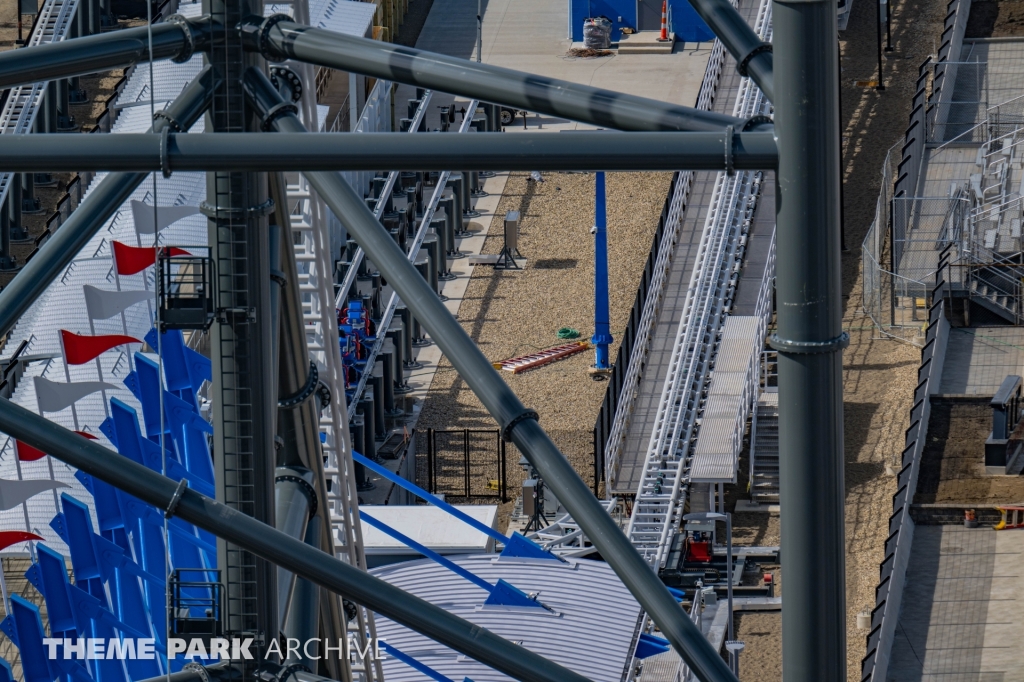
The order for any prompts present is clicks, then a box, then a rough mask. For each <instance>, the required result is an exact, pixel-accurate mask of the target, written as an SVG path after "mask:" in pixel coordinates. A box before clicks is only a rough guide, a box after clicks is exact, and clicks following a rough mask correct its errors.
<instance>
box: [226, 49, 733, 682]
mask: <svg viewBox="0 0 1024 682" xmlns="http://www.w3.org/2000/svg"><path fill="white" fill-rule="evenodd" d="M246 89H247V94H248V95H249V98H250V101H251V102H252V103H253V105H254V106H255V108H256V110H257V111H258V112H260V114H261V115H266V113H267V112H268V111H269V110H270V109H272V108H273V107H275V106H277V105H279V104H280V103H281V102H282V101H283V100H282V99H281V97H280V95H279V94H278V93H277V91H276V90H274V88H273V86H272V85H271V84H270V81H269V80H267V78H266V76H264V75H263V74H262V73H261V72H259V71H256V70H255V69H250V70H249V71H247V72H246ZM277 111H278V112H280V109H278V110H277ZM273 126H274V128H276V129H277V130H280V131H282V132H296V133H297V132H302V131H303V130H304V128H303V126H302V123H301V122H300V121H299V120H298V118H297V117H296V116H295V115H294V114H288V113H284V114H281V115H278V116H276V117H275V118H274V120H273ZM305 176H306V179H307V180H308V181H309V183H310V184H311V185H312V186H313V188H314V189H315V190H316V191H317V192H318V193H319V194H320V196H321V197H322V198H323V200H324V201H325V202H326V203H327V205H328V206H329V207H330V208H331V210H332V211H334V215H336V216H337V217H338V219H339V220H341V222H342V223H343V224H344V225H345V227H346V228H347V229H348V231H349V234H351V235H352V236H353V237H354V238H355V240H356V241H357V242H359V244H360V245H361V246H362V248H363V249H364V250H365V251H366V254H367V256H368V257H369V258H370V259H371V260H372V261H373V263H374V264H375V265H376V266H377V267H378V268H379V269H380V271H381V272H382V273H383V274H384V276H385V277H387V280H388V283H389V284H390V285H391V286H392V287H393V288H394V290H395V291H396V292H398V295H399V296H401V298H402V301H404V302H405V304H406V305H407V306H408V307H409V309H410V310H412V311H413V314H414V315H416V317H417V319H419V320H420V322H421V324H422V325H423V326H424V327H425V328H426V329H427V331H428V332H429V333H430V338H432V339H433V340H434V342H435V343H437V345H438V347H439V348H440V349H441V351H442V352H443V353H444V355H445V357H447V358H448V360H449V361H450V362H451V363H452V365H454V367H455V369H456V370H457V371H458V372H459V376H460V377H462V379H463V381H465V382H466V383H467V384H468V385H469V387H470V388H471V389H472V390H473V393H475V394H476V396H477V397H478V398H480V401H481V402H482V403H483V404H484V407H486V408H487V411H488V412H490V413H491V416H493V417H494V419H495V420H496V421H497V422H498V425H499V426H500V427H501V429H502V432H503V434H504V436H505V437H506V438H510V439H511V440H512V441H513V442H514V443H515V444H516V446H517V447H518V448H519V450H520V451H521V452H522V453H524V454H525V455H526V457H527V459H528V460H529V461H530V463H531V464H533V466H534V467H536V468H537V470H538V471H539V472H540V474H541V476H542V477H543V478H544V482H545V484H546V485H548V486H550V487H551V489H552V490H553V491H554V492H555V496H556V497H557V498H558V500H559V501H560V502H561V503H562V504H563V505H564V506H565V508H566V509H568V510H569V513H570V514H572V517H573V519H574V520H575V521H576V522H577V523H578V524H579V525H580V528H582V529H583V532H584V533H586V535H587V537H588V538H590V540H591V542H593V543H594V546H595V547H597V548H598V551H600V552H601V556H602V557H603V558H604V560H605V561H607V562H608V564H609V565H610V566H611V567H612V568H613V569H614V570H615V572H616V574H618V576H619V578H620V579H621V580H622V582H623V584H625V585H626V587H627V588H629V591H630V592H632V594H633V596H634V597H636V599H637V601H638V602H640V605H641V606H643V607H644V610H645V611H647V613H648V614H649V615H650V616H651V618H652V619H653V620H654V622H655V623H657V625H658V627H659V628H660V629H661V631H662V633H663V634H664V636H665V637H666V638H668V640H669V641H670V642H671V643H672V646H673V647H674V648H675V649H676V651H677V652H678V653H679V655H680V656H682V658H683V660H685V661H686V664H687V665H688V666H689V667H690V669H691V670H692V671H693V672H694V674H696V675H697V677H698V678H699V679H700V680H702V682H712V681H713V682H719V681H724V680H735V679H736V678H735V676H734V675H733V674H732V672H731V671H730V670H729V667H728V666H727V665H726V663H725V661H724V660H722V657H721V656H719V655H718V652H716V651H715V650H714V649H713V648H712V647H711V645H710V644H709V643H708V641H707V640H706V639H705V638H704V635H703V634H701V632H700V630H698V629H697V626H696V625H694V624H693V622H692V621H691V620H690V619H689V618H688V617H687V615H686V613H685V612H684V611H683V610H682V609H680V608H679V605H678V604H677V603H676V601H675V599H674V598H673V597H672V595H671V594H670V593H669V591H668V588H667V587H665V585H664V584H663V583H662V582H661V580H660V579H659V578H658V576H657V574H655V572H654V571H653V570H651V567H650V566H648V565H647V563H646V562H645V561H644V560H643V558H641V557H640V555H639V554H637V552H636V550H635V549H634V548H633V546H632V545H631V544H630V543H629V539H628V538H626V536H625V535H624V534H623V532H622V530H621V529H620V528H619V526H618V525H617V524H616V523H615V521H614V520H613V519H612V517H611V516H609V515H608V512H606V511H605V510H604V508H603V507H602V506H601V504H600V502H599V501H598V500H597V498H595V497H594V495H593V494H592V493H591V492H590V487H589V486H588V485H587V484H586V483H584V482H583V479H581V478H580V477H579V475H578V474H577V473H576V471H575V469H573V467H572V465H571V464H570V463H569V461H568V460H567V459H566V458H565V456H564V455H563V454H562V453H561V452H560V451H559V450H558V448H557V447H556V446H555V444H554V443H553V442H552V441H551V438H550V437H549V436H548V435H547V434H546V433H545V432H544V430H543V429H542V428H541V427H540V424H539V423H538V422H537V413H536V412H534V411H533V410H528V409H527V408H526V407H524V406H523V404H522V403H521V402H520V401H519V398H518V397H517V396H516V394H515V393H514V392H513V391H512V389H511V388H510V387H509V386H508V384H506V383H505V381H504V379H502V378H501V377H500V376H498V373H497V372H496V371H495V370H494V367H492V366H491V363H490V362H489V361H488V360H487V358H486V357H484V354H483V353H481V352H480V349H479V348H477V346H476V344H475V343H473V340H472V339H470V338H469V335H468V334H467V333H466V331H465V330H464V329H463V328H462V326H461V325H460V324H459V323H458V321H456V319H455V318H454V317H452V315H451V313H449V312H448V309H447V308H445V307H444V304H443V303H441V300H440V299H439V298H438V297H437V294H436V293H435V292H434V291H432V290H431V289H430V286H429V285H428V284H427V282H426V281H425V280H424V279H423V277H422V276H420V274H419V272H417V271H416V267H415V266H414V265H413V264H412V263H410V262H409V260H408V257H407V256H406V254H404V253H402V250H401V249H400V248H398V244H396V243H395V241H394V240H393V239H392V238H391V235H390V234H388V232H387V231H386V230H384V228H383V227H382V226H381V225H380V223H378V222H377V220H376V219H375V218H374V216H373V214H372V213H371V212H370V210H369V209H368V208H367V207H366V204H365V202H363V200H362V199H360V198H359V197H358V196H357V195H356V193H355V192H354V191H352V188H351V187H350V186H349V184H348V183H347V182H346V181H345V179H344V178H342V176H341V175H339V174H338V173H306V174H305ZM371 428H372V427H371Z"/></svg>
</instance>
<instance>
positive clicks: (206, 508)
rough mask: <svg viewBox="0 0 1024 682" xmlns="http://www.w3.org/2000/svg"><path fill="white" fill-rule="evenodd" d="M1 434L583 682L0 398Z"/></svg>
mask: <svg viewBox="0 0 1024 682" xmlns="http://www.w3.org/2000/svg"><path fill="white" fill-rule="evenodd" d="M0 432H3V433H6V434H8V435H11V436H13V437H14V438H17V439H18V440H21V441H24V442H25V443H28V444H29V445H31V446H32V447H35V448H39V449H40V450H42V451H43V452H46V453H48V454H49V455H51V456H53V457H56V458H57V459H59V460H60V461H62V462H64V463H65V464H68V465H70V466H72V467H75V468H76V469H81V470H82V471H84V472H85V473H87V474H90V475H92V476H95V477H96V478H98V479H100V480H101V481H103V482H105V483H109V484H110V485H112V486H114V487H115V488H119V489H120V490H123V491H125V492H126V493H128V494H130V495H134V496H135V497H137V498H139V499H140V500H142V501H143V502H145V503H146V504H151V505H153V506H154V507H156V508H157V509H164V510H168V511H169V512H170V513H171V514H172V515H173V516H177V517H178V518H180V519H183V520H185V521H188V522H189V523H192V524H195V525H196V526H197V527H199V528H202V529H204V530H207V531H209V532H211V533H213V534H214V535H216V536H217V537H219V538H222V539H224V540H227V541H229V542H231V543H232V544H234V545H237V546H238V547H244V548H245V549H247V550H248V551H250V552H252V553H253V554H256V555H258V556H260V557H262V558H264V559H266V560H267V561H269V562H271V563H274V564H276V565H278V566H280V567H282V568H286V569H288V570H290V571H293V572H294V573H295V574H297V575H300V576H302V577H304V578H306V579H308V580H311V581H312V582H314V583H316V584H318V585H320V586H321V587H323V588H326V589H328V590H330V591H332V592H334V593H335V594H344V595H345V596H346V597H348V598H350V599H352V600H353V601H355V602H357V603H360V604H362V605H364V606H366V607H367V608H369V609H371V610H373V611H376V612H378V613H380V614H382V615H384V616H386V617H387V618H390V619H391V620H393V621H395V622H396V623H399V624H401V625H404V626H405V627H408V628H410V629H412V630H415V631H416V632H420V633H422V634H423V635H425V636H427V637H430V638H431V639H433V640H435V641H436V642H439V643H441V644H444V645H445V646H448V647H451V648H452V649H454V650H456V651H459V652H461V653H463V654H465V655H467V656H469V657H471V658H474V659H476V660H478V661H480V662H481V663H484V664H486V665H489V666H491V667H492V668H494V669H495V670H498V671H499V672H503V673H505V674H506V675H508V676H510V677H512V678H514V679H517V680H526V681H527V682H534V681H536V682H587V680H586V678H585V677H583V676H582V675H578V674H576V673H574V672H572V671H570V670H568V669H566V668H563V667H562V666H560V665H558V664H556V663H552V662H551V661H549V660H547V659H545V658H543V657H541V656H539V655H537V654H535V653H533V652H531V651H529V650H528V649H524V648H523V647H521V646H519V645H517V644H513V643H512V642H510V641H508V640H507V639H504V638H503V637H499V636H498V635H495V634H493V633H492V632H490V631H489V630H486V629H484V628H482V627H480V626H479V625H474V624H473V623H471V622H469V621H467V620H463V619H462V618H459V617H458V616H456V615H453V614H451V613H449V612H447V611H445V610H444V609H442V608H441V607H439V606H434V605H433V604H431V603H429V602H427V601H424V600H423V599H420V598H419V597H416V596H414V595H411V594H409V593H408V592H405V591H403V590H401V589H399V588H397V587H395V586H394V585H391V584H390V583H388V582H385V581H384V580H381V579H380V578H376V577H374V576H372V575H369V574H368V573H364V572H363V571H361V570H359V569H358V568H355V567H353V566H349V565H348V564H346V563H344V562H343V561H340V560H338V559H336V558H334V557H333V556H330V555H329V554H325V553H324V552H321V551H320V550H319V549H317V548H315V547H310V546H309V545H307V544H306V543H304V542H302V541H301V540H296V539H295V538H290V537H288V536H287V535H285V534H284V533H282V532H281V531H279V530H276V529H274V528H271V527H270V526H267V525H266V524H264V523H261V522H259V521H257V520H256V519H254V518H252V517H251V516H249V515H247V514H244V513H242V512H240V511H237V510H235V509H232V508H230V507H228V506H226V505H223V504H221V503H219V502H217V501H216V500H212V499H210V498H208V497H205V496H204V495H201V494H199V493H197V492H195V491H194V490H192V489H190V488H184V489H181V488H179V486H178V483H177V482H176V481H173V480H171V479H169V478H166V477H164V476H161V475H160V474H158V473H157V472H155V471H153V470H151V469H149V468H147V467H145V466H143V465H141V464H137V463H135V462H133V461H132V460H130V459H128V458H127V457H122V456H119V455H117V454H115V453H113V452H111V451H110V450H108V449H107V448H105V447H103V446H102V445H99V444H98V443H96V442H95V441H90V440H87V439H86V438H83V437H82V436H79V435H78V434H76V433H74V432H73V431H69V430H68V429H65V428H64V427H63V426H60V425H58V424H55V423H53V422H51V421H50V420H48V419H46V418H45V417H41V416H39V415H37V414H35V413H33V412H30V411H29V410H26V409H25V408H23V407H21V406H19V405H16V404H14V403H12V402H11V401H9V400H7V399H5V398H0ZM677 608H678V607H677ZM709 649H710V647H709ZM719 661H721V659H719Z"/></svg>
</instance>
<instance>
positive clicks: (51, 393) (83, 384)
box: [33, 377, 117, 412]
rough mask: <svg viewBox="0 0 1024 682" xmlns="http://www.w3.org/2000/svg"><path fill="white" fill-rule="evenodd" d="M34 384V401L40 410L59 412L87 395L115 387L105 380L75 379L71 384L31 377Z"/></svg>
mask: <svg viewBox="0 0 1024 682" xmlns="http://www.w3.org/2000/svg"><path fill="white" fill-rule="evenodd" d="M33 380H34V381H35V384H36V402H37V404H38V405H39V411H40V412H59V411H60V410H63V409H64V408H65V407H69V406H70V405H72V404H74V403H75V402H77V401H79V400H81V399H82V398H84V397H85V396H87V395H91V394H93V393H95V392H96V391H101V390H103V389H105V388H117V386H115V385H114V384H108V383H106V382H105V381H76V382H75V383H73V384H65V383H59V382H56V381H50V380H49V379H44V378H43V377H33Z"/></svg>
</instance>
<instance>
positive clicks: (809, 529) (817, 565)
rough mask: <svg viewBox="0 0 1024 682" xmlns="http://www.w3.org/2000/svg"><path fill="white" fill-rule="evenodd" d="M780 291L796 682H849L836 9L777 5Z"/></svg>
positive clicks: (784, 491)
mask: <svg viewBox="0 0 1024 682" xmlns="http://www.w3.org/2000/svg"><path fill="white" fill-rule="evenodd" d="M772 21H773V28H774V44H775V66H776V67H778V68H776V69H775V87H776V92H777V95H778V96H777V97H776V98H775V130H776V134H777V136H778V141H779V169H778V180H777V187H778V190H777V191H778V197H777V200H776V202H777V206H778V209H777V214H776V221H777V223H776V224H777V228H776V229H777V232H776V239H777V253H778V256H777V257H778V261H777V263H778V265H777V267H778V271H779V273H781V274H780V275H779V277H778V280H777V283H776V290H777V300H778V307H777V310H778V331H777V334H776V335H775V336H773V337H772V346H773V347H774V348H776V349H777V350H778V351H779V452H780V458H779V459H780V476H779V478H780V488H781V497H782V499H783V500H784V503H783V505H782V528H783V532H782V537H783V540H782V542H783V547H782V557H783V561H784V566H785V571H786V581H787V584H788V585H790V586H791V587H790V589H788V590H787V591H786V609H785V611H784V612H783V614H782V656H783V666H784V679H785V681H786V682H820V681H821V680H845V679H846V585H845V579H844V578H845V557H844V539H843V538H844V529H843V501H844V489H843V398H842V396H843V387H842V349H843V348H844V347H845V346H846V345H847V344H848V343H849V337H848V336H847V335H846V334H845V333H843V330H842V302H841V298H840V295H841V279H840V257H839V134H838V127H839V107H838V101H839V89H838V79H837V73H838V59H837V51H836V40H837V38H838V36H837V26H836V9H835V4H834V3H833V2H831V1H830V0H810V1H808V0H796V1H794V0H775V2H774V5H773V10H772Z"/></svg>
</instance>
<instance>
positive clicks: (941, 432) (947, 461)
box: [914, 399, 1024, 505]
mask: <svg viewBox="0 0 1024 682" xmlns="http://www.w3.org/2000/svg"><path fill="white" fill-rule="evenodd" d="M991 431H992V408H991V407H989V405H988V400H987V399H985V400H974V401H965V400H957V401H953V400H932V412H931V418H930V419H929V420H928V442H927V443H926V444H925V447H924V452H923V453H922V456H921V473H920V475H919V477H918V481H917V494H916V495H915V496H914V502H915V503H917V504H936V503H943V502H956V503H961V502H962V503H966V504H979V505H981V504H1011V503H1018V502H1024V477H1021V476H987V475H986V474H985V439H986V438H988V435H989V433H990V432H991Z"/></svg>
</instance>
